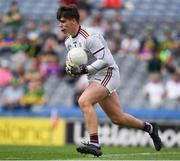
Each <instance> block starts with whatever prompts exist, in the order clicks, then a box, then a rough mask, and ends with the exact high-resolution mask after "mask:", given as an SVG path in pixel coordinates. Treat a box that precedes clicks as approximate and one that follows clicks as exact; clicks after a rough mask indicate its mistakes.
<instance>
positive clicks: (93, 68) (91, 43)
mask: <svg viewBox="0 0 180 161" xmlns="http://www.w3.org/2000/svg"><path fill="white" fill-rule="evenodd" d="M86 45H87V48H88V49H89V51H90V52H91V53H92V54H93V55H94V56H95V57H96V59H97V60H96V61H94V62H93V63H92V64H90V65H88V66H87V70H88V73H94V72H97V71H99V70H101V69H103V68H105V67H106V66H107V65H108V63H107V62H105V61H104V59H103V58H104V56H105V46H104V44H103V43H102V41H101V40H100V37H99V36H98V35H93V36H89V37H88V40H87V43H86Z"/></svg>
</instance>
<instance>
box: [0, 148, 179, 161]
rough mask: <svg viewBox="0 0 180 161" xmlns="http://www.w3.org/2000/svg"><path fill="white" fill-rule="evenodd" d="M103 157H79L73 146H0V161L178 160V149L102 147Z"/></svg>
mask: <svg viewBox="0 0 180 161" xmlns="http://www.w3.org/2000/svg"><path fill="white" fill-rule="evenodd" d="M102 150H103V156H101V157H99V158H97V157H94V156H91V155H81V154H79V153H77V152H76V146H75V145H65V146H61V147H55V146H15V145H0V160H108V161H110V160H180V148H163V149H162V150H161V151H160V152H156V151H155V150H154V149H153V148H151V147H146V148H142V147H110V146H104V147H102Z"/></svg>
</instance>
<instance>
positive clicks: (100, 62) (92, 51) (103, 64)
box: [65, 26, 118, 75]
mask: <svg viewBox="0 0 180 161" xmlns="http://www.w3.org/2000/svg"><path fill="white" fill-rule="evenodd" d="M65 46H66V49H67V50H68V51H69V50H70V49H72V48H75V47H82V48H83V49H84V50H85V51H86V53H87V55H88V66H87V68H88V71H89V73H90V74H89V75H91V74H98V73H99V74H103V73H104V74H105V73H106V71H107V68H108V67H112V68H116V69H118V66H117V65H116V63H115V61H114V58H113V56H112V54H111V52H110V50H109V48H108V46H107V44H106V42H105V40H104V38H103V36H102V35H101V34H99V33H97V32H96V31H94V30H92V29H89V28H84V27H82V26H80V27H79V31H78V33H77V34H76V36H74V37H72V36H71V35H69V36H68V37H67V38H66V40H65ZM104 69H106V70H104ZM103 71H104V72H103Z"/></svg>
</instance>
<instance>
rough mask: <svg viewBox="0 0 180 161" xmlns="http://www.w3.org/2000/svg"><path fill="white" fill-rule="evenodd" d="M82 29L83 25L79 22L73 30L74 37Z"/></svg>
mask: <svg viewBox="0 0 180 161" xmlns="http://www.w3.org/2000/svg"><path fill="white" fill-rule="evenodd" d="M80 29H81V26H80V25H79V24H78V25H77V26H76V27H75V28H74V32H73V34H72V35H71V36H72V38H75V37H76V36H77V35H78V34H79V31H80Z"/></svg>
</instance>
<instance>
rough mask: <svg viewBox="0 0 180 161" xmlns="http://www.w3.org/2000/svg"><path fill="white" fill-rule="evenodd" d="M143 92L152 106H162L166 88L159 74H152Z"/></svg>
mask: <svg viewBox="0 0 180 161" xmlns="http://www.w3.org/2000/svg"><path fill="white" fill-rule="evenodd" d="M143 92H144V94H145V96H146V98H147V101H148V103H149V105H150V107H152V108H158V107H161V105H162V103H163V99H164V94H165V89H164V86H163V84H162V82H161V80H160V75H159V74H151V75H150V81H149V82H148V83H147V84H146V85H145V87H144V89H143Z"/></svg>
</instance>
